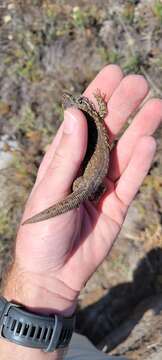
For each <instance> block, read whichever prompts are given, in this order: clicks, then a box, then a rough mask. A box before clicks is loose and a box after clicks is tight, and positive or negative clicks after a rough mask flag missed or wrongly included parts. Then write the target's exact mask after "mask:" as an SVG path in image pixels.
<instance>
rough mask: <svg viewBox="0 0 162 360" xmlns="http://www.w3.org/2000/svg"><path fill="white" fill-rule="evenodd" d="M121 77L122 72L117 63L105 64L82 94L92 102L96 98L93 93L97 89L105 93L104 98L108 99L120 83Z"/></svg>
mask: <svg viewBox="0 0 162 360" xmlns="http://www.w3.org/2000/svg"><path fill="white" fill-rule="evenodd" d="M122 78H123V73H122V71H121V69H120V67H119V66H118V65H107V66H105V67H104V68H103V69H102V70H101V71H100V72H99V73H98V74H97V76H96V77H95V79H94V80H93V81H92V82H91V83H90V84H89V86H88V87H87V89H86V90H85V92H84V95H85V96H87V97H88V98H89V99H91V100H92V101H93V102H94V103H96V100H95V98H94V96H93V94H94V93H95V92H96V90H97V89H99V90H100V91H101V94H105V99H106V101H108V100H109V99H110V97H111V95H112V94H113V92H114V91H115V89H116V88H117V87H118V85H119V84H120V81H121V80H122Z"/></svg>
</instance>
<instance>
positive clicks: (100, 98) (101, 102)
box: [93, 89, 107, 119]
mask: <svg viewBox="0 0 162 360" xmlns="http://www.w3.org/2000/svg"><path fill="white" fill-rule="evenodd" d="M93 95H94V97H95V99H96V100H97V103H98V107H99V111H98V113H99V115H100V118H101V119H104V117H105V116H106V114H107V102H106V100H105V97H106V95H105V94H103V95H102V94H101V92H100V90H99V89H97V90H96V92H95V93H94V94H93Z"/></svg>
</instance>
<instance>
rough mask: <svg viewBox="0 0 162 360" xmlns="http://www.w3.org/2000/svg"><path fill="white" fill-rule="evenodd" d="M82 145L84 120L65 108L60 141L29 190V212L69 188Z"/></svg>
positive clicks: (85, 127)
mask: <svg viewBox="0 0 162 360" xmlns="http://www.w3.org/2000/svg"><path fill="white" fill-rule="evenodd" d="M86 146H87V124H86V120H85V117H84V115H83V114H82V113H80V112H79V111H77V110H76V109H71V110H70V111H69V110H66V111H65V120H64V123H63V132H62V137H61V141H60V143H59V145H58V146H57V147H56V150H55V153H54V156H53V158H52V161H51V162H50V164H49V166H48V168H47V170H46V173H45V176H44V177H43V178H42V180H41V182H40V183H38V185H37V186H35V188H34V190H33V192H32V198H33V196H34V201H31V202H32V205H31V206H30V208H28V211H29V212H30V216H32V215H33V214H34V213H36V212H37V211H41V210H43V209H44V208H46V207H48V206H51V205H52V204H53V203H55V202H57V201H58V200H60V199H62V198H64V197H65V196H66V195H67V194H68V193H69V192H70V191H71V184H72V182H73V180H74V178H75V177H76V174H77V172H78V169H79V167H80V164H81V162H82V160H83V158H84V155H85V151H86ZM40 194H41V196H40ZM30 200H31V199H30ZM33 206H34V208H33ZM26 216H27V214H26Z"/></svg>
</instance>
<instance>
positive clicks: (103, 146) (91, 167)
mask: <svg viewBox="0 0 162 360" xmlns="http://www.w3.org/2000/svg"><path fill="white" fill-rule="evenodd" d="M94 96H95V98H96V100H97V102H98V106H99V111H98V112H97V110H96V109H95V107H94V105H93V103H92V102H90V100H88V98H86V97H84V96H78V97H76V96H73V95H71V94H64V97H63V103H64V106H65V107H68V106H75V107H76V108H78V109H80V110H82V111H83V113H84V114H85V115H86V117H87V123H88V145H87V152H86V155H85V159H84V161H83V172H82V176H80V177H79V178H77V179H76V180H75V181H74V182H73V185H72V189H73V191H72V193H71V194H69V195H68V196H67V197H66V198H65V199H63V200H61V201H59V202H58V203H56V204H54V205H52V206H50V207H49V208H47V209H45V210H43V211H41V212H40V213H38V214H36V215H34V216H32V217H31V218H29V219H27V220H26V221H25V222H24V223H23V225H24V224H31V223H35V222H39V221H44V220H47V219H50V218H52V217H55V216H57V215H60V214H63V213H65V212H67V211H69V210H71V209H74V208H76V207H78V206H79V205H80V204H81V203H82V202H83V201H85V200H98V199H99V197H100V196H101V195H102V194H103V193H104V191H105V190H106V189H105V186H104V183H103V181H104V179H105V177H106V175H107V171H108V165H109V154H110V145H109V140H108V134H107V129H106V126H105V123H104V117H105V115H106V113H107V106H106V103H105V100H104V99H103V97H102V96H101V94H100V93H99V91H97V92H96V93H95V94H94Z"/></svg>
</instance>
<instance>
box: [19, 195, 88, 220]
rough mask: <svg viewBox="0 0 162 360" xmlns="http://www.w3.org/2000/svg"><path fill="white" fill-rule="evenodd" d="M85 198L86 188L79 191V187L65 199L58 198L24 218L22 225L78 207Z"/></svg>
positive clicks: (86, 197) (86, 196)
mask: <svg viewBox="0 0 162 360" xmlns="http://www.w3.org/2000/svg"><path fill="white" fill-rule="evenodd" d="M87 199H88V191H87V189H84V190H83V191H81V189H77V190H75V191H74V192H72V193H71V194H69V195H68V196H67V197H66V198H65V199H63V200H60V201H59V202H57V203H56V204H54V205H52V206H50V207H49V208H47V209H45V210H43V211H41V212H40V213H38V214H36V215H34V216H32V217H31V218H29V219H27V220H25V221H24V222H23V223H22V225H26V224H32V223H36V222H39V221H44V220H47V219H49V218H52V217H55V216H57V215H61V214H64V213H65V212H67V211H69V210H72V209H74V208H76V207H78V206H79V205H80V203H81V202H83V201H84V200H87Z"/></svg>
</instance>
